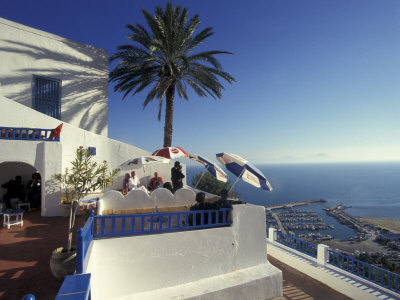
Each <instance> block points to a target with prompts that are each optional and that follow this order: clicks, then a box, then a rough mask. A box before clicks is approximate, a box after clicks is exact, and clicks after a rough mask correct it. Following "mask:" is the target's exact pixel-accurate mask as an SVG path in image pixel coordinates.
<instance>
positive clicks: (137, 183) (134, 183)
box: [129, 171, 149, 194]
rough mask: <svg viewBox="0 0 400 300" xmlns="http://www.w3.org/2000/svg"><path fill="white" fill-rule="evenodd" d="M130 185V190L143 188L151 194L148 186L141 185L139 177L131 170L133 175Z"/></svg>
mask: <svg viewBox="0 0 400 300" xmlns="http://www.w3.org/2000/svg"><path fill="white" fill-rule="evenodd" d="M129 187H130V191H131V190H142V191H143V192H145V193H146V194H149V191H148V190H147V189H146V187H144V186H141V185H140V181H139V177H138V176H136V172H135V171H132V172H131V177H130V178H129Z"/></svg>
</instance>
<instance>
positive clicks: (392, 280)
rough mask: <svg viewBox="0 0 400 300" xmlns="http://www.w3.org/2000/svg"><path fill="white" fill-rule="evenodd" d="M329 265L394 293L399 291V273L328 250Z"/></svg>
mask: <svg viewBox="0 0 400 300" xmlns="http://www.w3.org/2000/svg"><path fill="white" fill-rule="evenodd" d="M328 262H329V263H330V264H331V265H334V266H336V267H339V268H341V269H343V270H345V271H347V272H350V273H352V274H355V275H357V276H359V277H362V278H364V279H367V280H368V281H371V282H374V283H376V284H378V285H380V286H383V287H384V288H387V289H389V290H391V291H394V292H396V293H400V292H399V283H400V275H398V274H395V273H392V272H390V271H387V270H384V269H381V268H379V267H375V266H373V265H371V264H369V263H366V262H363V261H361V260H358V259H355V258H353V257H350V256H347V255H344V254H341V253H339V252H336V251H333V250H329V260H328Z"/></svg>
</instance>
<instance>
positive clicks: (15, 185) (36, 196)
mask: <svg viewBox="0 0 400 300" xmlns="http://www.w3.org/2000/svg"><path fill="white" fill-rule="evenodd" d="M1 187H2V188H4V189H6V190H7V191H6V193H5V194H4V195H3V201H4V204H5V207H6V209H12V208H13V207H12V203H11V201H10V200H11V199H18V201H21V202H26V201H27V202H29V203H30V206H31V208H37V209H39V208H40V205H41V191H42V186H41V176H40V174H39V173H38V172H35V173H33V174H32V179H31V180H30V181H29V182H28V184H27V185H26V186H24V184H23V182H22V177H21V176H20V175H17V176H15V178H14V179H11V180H10V181H8V182H6V183H4V184H3V185H2V186H1Z"/></svg>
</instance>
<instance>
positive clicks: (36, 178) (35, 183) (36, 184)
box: [26, 172, 41, 208]
mask: <svg viewBox="0 0 400 300" xmlns="http://www.w3.org/2000/svg"><path fill="white" fill-rule="evenodd" d="M26 189H27V191H28V202H29V203H30V207H31V208H40V205H41V176H40V174H39V173H38V172H35V173H33V174H32V180H30V181H29V182H28V184H27V186H26Z"/></svg>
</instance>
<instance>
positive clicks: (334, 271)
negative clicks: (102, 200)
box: [0, 205, 400, 299]
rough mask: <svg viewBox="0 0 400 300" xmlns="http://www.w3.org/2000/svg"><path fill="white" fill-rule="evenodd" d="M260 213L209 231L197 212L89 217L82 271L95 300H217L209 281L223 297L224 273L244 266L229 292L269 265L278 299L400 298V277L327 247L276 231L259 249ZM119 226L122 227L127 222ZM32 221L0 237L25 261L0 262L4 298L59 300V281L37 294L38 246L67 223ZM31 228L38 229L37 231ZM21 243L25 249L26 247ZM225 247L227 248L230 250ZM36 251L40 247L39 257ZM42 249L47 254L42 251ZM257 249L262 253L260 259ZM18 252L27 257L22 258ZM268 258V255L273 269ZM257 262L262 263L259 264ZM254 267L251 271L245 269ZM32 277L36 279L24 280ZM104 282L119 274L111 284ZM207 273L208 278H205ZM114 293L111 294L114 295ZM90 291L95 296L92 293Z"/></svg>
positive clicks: (240, 293)
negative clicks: (277, 282) (278, 278)
mask: <svg viewBox="0 0 400 300" xmlns="http://www.w3.org/2000/svg"><path fill="white" fill-rule="evenodd" d="M259 210H260V211H261V210H262V211H263V209H262V208H261V209H260V207H257V206H251V205H250V206H246V205H239V206H236V207H234V209H233V211H232V212H231V213H232V217H229V216H228V215H229V210H227V211H226V212H224V213H223V215H222V218H221V219H220V220H218V222H216V223H215V224H212V226H210V227H208V228H204V226H206V225H207V226H209V225H208V224H205V220H207V218H208V217H205V212H201V211H199V212H175V213H174V212H164V213H144V214H130V215H124V216H121V215H120V216H118V215H113V216H110V215H108V216H94V215H92V216H91V217H90V218H89V220H88V222H86V224H85V226H84V227H83V228H81V230H80V234H79V236H80V237H78V247H80V248H79V249H80V250H79V253H80V254H81V256H80V259H78V273H80V272H82V273H88V274H91V281H90V287H91V295H92V299H103V298H104V299H111V298H119V299H124V298H125V297H126V295H131V296H132V297H133V298H135V297H136V298H137V299H146V298H147V299H154V298H155V299H157V298H159V299H166V298H168V296H170V298H173V297H174V296H177V297H178V298H177V299H188V298H195V297H199V298H202V299H212V297H213V296H212V295H213V291H212V290H211V289H209V288H210V286H212V285H210V282H213V285H214V287H215V286H217V288H216V290H218V289H221V286H222V285H223V281H220V282H218V283H217V284H215V280H218V279H221V276H220V275H216V274H212V273H213V272H222V273H223V274H227V272H226V271H227V270H226V269H223V268H224V266H226V265H227V266H233V265H235V266H238V265H240V266H241V267H242V268H238V270H237V271H235V272H234V276H233V277H232V276H231V277H229V276H228V277H226V280H225V284H227V285H232V283H235V280H237V277H239V278H246V281H247V283H248V282H249V280H248V276H250V275H253V276H254V275H255V273H256V272H254V273H251V269H252V271H256V270H255V269H259V270H258V271H260V269H264V271H271V270H273V267H272V265H275V266H277V267H278V268H279V269H281V270H282V272H283V285H282V287H281V292H282V297H278V298H277V299H349V298H348V297H350V298H353V299H399V298H400V297H399V276H398V275H394V274H391V273H390V272H387V271H384V270H381V269H379V268H376V267H373V266H370V265H368V264H364V263H362V262H359V261H356V260H354V259H351V258H349V257H346V256H343V255H341V254H339V253H335V252H333V251H330V250H329V249H327V247H324V246H323V245H315V244H311V243H308V242H304V241H301V240H299V239H296V238H293V237H289V236H286V235H283V234H281V233H278V232H276V231H274V230H271V231H269V234H268V239H267V248H265V247H261V246H260V241H257V238H255V237H257V236H259V235H260V234H263V236H264V241H265V228H264V229H263V230H264V232H263V233H262V232H261V231H263V230H257V229H256V228H257V227H255V226H257V224H256V223H257V222H255V223H254V222H252V221H253V220H257V219H262V218H261V216H262V213H261V214H260V211H259ZM215 213H216V212H215ZM190 214H192V217H193V220H196V219H197V218H195V214H199V215H200V216H203V217H202V218H201V217H200V220H201V221H200V223H199V224H197V223H195V224H192V225H189V224H188V223H187V222H185V220H188V219H189V218H190V216H191V215H190ZM122 218H125V220H124V221H122ZM26 219H27V220H26V222H25V225H24V227H23V228H20V227H13V229H12V230H10V231H8V230H6V229H1V231H0V235H1V239H0V241H1V242H0V243H1V244H3V243H4V242H5V244H3V245H1V248H3V249H2V250H6V251H7V249H8V251H7V253H19V255H18V257H17V256H14V258H12V257H11V256H10V255H7V256H6V257H4V258H2V261H0V274H1V275H0V281H1V284H0V286H2V287H5V286H7V287H6V289H4V290H0V296H4V297H6V298H10V299H19V298H20V297H21V296H22V295H24V294H26V293H28V292H30V293H34V294H36V296H37V297H38V299H42V297H41V295H42V293H44V292H45V293H47V294H46V295H47V296H46V297H45V298H47V299H52V298H54V296H55V294H56V287H57V282H55V284H54V283H52V282H53V281H55V280H54V279H52V278H48V282H49V284H47V286H46V289H45V288H40V286H41V283H42V282H43V281H42V280H43V279H45V280H47V279H46V277H45V276H44V277H42V276H36V274H42V275H44V273H46V272H47V273H50V272H48V260H49V256H50V252H51V249H52V247H50V248H49V247H48V245H47V249H46V250H45V248H43V247H42V245H41V243H40V242H39V241H36V242H35V241H34V239H39V238H40V239H42V241H45V240H47V239H50V240H51V239H53V240H54V238H55V233H56V231H55V229H54V228H55V227H57V226H59V225H56V223H57V224H58V223H59V222H60V221H62V220H64V222H65V223H67V219H66V218H40V217H39V216H38V214H37V213H35V212H30V213H27V214H26ZM113 220H114V221H113ZM174 220H175V221H174ZM178 220H180V221H178ZM49 221H50V222H51V223H52V224H51V226H41V227H40V230H38V229H39V227H37V225H38V224H35V223H41V222H49ZM243 223H247V224H243ZM264 223H265V220H264ZM60 224H61V223H60ZM81 224H82V223H81ZM122 224H125V225H122ZM142 224H143V225H142ZM65 225H66V224H64V226H65ZM258 225H259V224H258ZM99 226H100V227H99ZM253 226H254V227H253ZM259 227H263V226H259ZM34 228H36V230H33V229H34ZM102 228H104V229H102ZM106 228H107V229H106ZM251 228H254V232H252V234H248V231H247V230H246V229H251ZM49 230H52V232H51V233H50V232H49ZM32 233H34V234H33V235H32ZM106 234H107V236H105V235H106ZM102 235H104V236H102ZM62 236H64V235H62ZM58 239H59V238H58ZM92 239H93V240H92ZM221 239H222V240H221ZM23 241H24V243H22V242H23ZM232 241H235V242H236V245H232ZM26 242H28V243H29V244H31V246H29V248H30V249H32V251H31V252H30V251H26V249H24V250H22V252H18V251H21V249H23V248H26V245H27V244H26ZM24 244H25V247H23V248H21V246H22V245H24ZM228 244H229V246H230V247H227V245H228ZM35 245H37V248H38V249H35ZM122 245H123V247H122ZM4 246H5V247H6V248H4ZM56 246H59V244H58V245H56ZM41 247H42V249H39V248H41ZM257 248H258V250H256V251H255V252H254V249H257ZM18 249H19V250H18ZM260 249H261V250H263V253H261V252H260ZM37 251H40V252H41V253H46V251H47V254H48V255H47V257H46V259H43V254H42V255H41V258H40V261H39V259H38V261H36V263H32V261H33V260H34V255H35V253H36V252H37ZM2 253H5V252H2ZM21 253H24V255H25V256H24V255H20V254H21ZM265 253H267V256H268V262H267V263H266V259H265V258H266V256H265ZM32 254H33V255H32ZM85 254H86V255H85ZM251 254H255V257H256V259H255V260H256V261H249V260H248V259H249V258H251V259H253V255H251ZM261 257H263V258H264V259H261V260H260V258H261ZM220 260H222V261H220ZM24 261H25V264H26V262H30V265H29V266H23V262H24ZM260 262H261V267H260ZM79 263H80V266H79ZM265 263H266V264H265ZM270 263H272V265H270ZM121 264H123V267H121ZM246 264H247V268H246ZM251 264H252V265H253V267H249V265H251ZM254 265H255V266H256V267H254ZM268 265H270V267H269V266H268ZM243 267H244V268H243ZM271 267H272V268H271ZM39 270H42V271H41V273H38V271H39ZM243 270H245V271H247V272H249V271H250V273H248V274H247V276H244V274H241V271H243ZM39 272H40V271H39ZM29 273H30V274H31V275H30V276H27V275H28V274H29ZM101 274H108V275H109V274H113V276H112V277H113V278H110V276H102V275H101ZM306 274H307V275H306ZM186 275H187V276H186ZM201 275H203V276H205V277H203V278H201ZM231 275H232V274H231ZM241 275H243V276H241ZM263 275H265V273H264V274H263ZM46 276H48V275H46ZM75 276H76V275H75ZM75 276H73V277H75ZM50 277H51V276H50ZM222 277H223V276H222ZM28 278H29V279H28ZM3 281H4V282H3ZM38 281H40V282H38ZM127 281H129V282H127ZM35 282H36V284H35ZM46 282H47V281H46ZM250 282H253V285H252V289H254V287H255V286H257V287H258V288H261V289H262V288H263V287H264V288H265V287H267V286H269V283H268V282H267V281H264V282H263V281H257V280H250ZM389 282H390V283H389ZM132 283H135V284H132ZM202 284H204V285H202ZM242 284H243V282H242ZM58 286H59V283H58ZM110 286H113V288H112V289H110ZM206 286H207V293H206V292H205V289H206ZM17 287H22V290H21V292H20V293H18V291H17V290H16V288H17ZM38 287H39V289H38ZM88 287H89V285H88ZM48 288H49V289H48ZM22 291H23V293H22ZM87 292H88V293H89V289H88V290H87ZM214 292H215V291H214ZM60 293H62V290H60ZM196 293H197V296H196V295H195V294H196ZM235 293H236V294H235V296H236V298H237V297H241V298H240V299H267V298H270V297H271V296H265V297H264V298H261V297H255V296H254V294H251V292H250V289H246V288H243V286H242V288H241V289H237V290H235ZM50 294H51V295H52V296H51V297H50V296H49V295H50ZM343 294H345V295H343ZM214 296H215V294H214ZM230 296H232V295H230ZM253 296H254V297H253ZM207 297H208V298H207ZM272 297H274V296H272ZM228 298H229V297H228ZM233 298H234V297H233ZM71 299H80V298H71ZM237 299H239V298H237Z"/></svg>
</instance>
